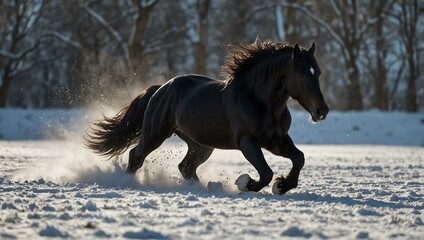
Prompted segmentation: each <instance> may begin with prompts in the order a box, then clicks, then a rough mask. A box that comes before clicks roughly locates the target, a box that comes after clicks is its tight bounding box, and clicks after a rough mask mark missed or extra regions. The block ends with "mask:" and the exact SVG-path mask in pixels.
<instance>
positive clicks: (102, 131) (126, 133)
mask: <svg viewBox="0 0 424 240" xmlns="http://www.w3.org/2000/svg"><path fill="white" fill-rule="evenodd" d="M160 87H161V86H160V85H154V86H151V87H149V88H147V89H146V90H145V91H144V92H143V93H142V94H140V95H139V96H138V97H137V98H135V99H134V100H133V101H132V102H131V103H130V104H129V105H128V106H126V107H124V108H123V109H122V110H121V111H119V113H118V114H116V115H115V116H114V117H112V118H108V117H106V116H103V118H104V119H103V120H101V121H98V122H96V123H94V124H93V125H94V126H91V127H90V129H89V130H88V132H87V138H85V145H86V146H87V147H88V148H90V149H92V150H94V152H96V153H98V154H101V155H103V156H108V157H110V158H111V157H114V156H117V155H120V154H122V153H124V152H125V151H126V150H127V149H128V148H129V147H130V146H131V145H133V144H135V143H137V141H138V140H139V138H140V136H141V129H142V127H143V119H144V113H145V112H146V108H147V104H148V103H149V101H150V98H151V97H152V96H153V94H154V93H155V92H156V91H157V90H158V89H159V88H160Z"/></svg>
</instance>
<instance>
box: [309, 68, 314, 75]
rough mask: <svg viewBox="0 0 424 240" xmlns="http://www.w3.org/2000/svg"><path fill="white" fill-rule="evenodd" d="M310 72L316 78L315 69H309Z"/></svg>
mask: <svg viewBox="0 0 424 240" xmlns="http://www.w3.org/2000/svg"><path fill="white" fill-rule="evenodd" d="M309 71H310V72H311V73H312V76H315V69H314V68H313V67H311V68H309Z"/></svg>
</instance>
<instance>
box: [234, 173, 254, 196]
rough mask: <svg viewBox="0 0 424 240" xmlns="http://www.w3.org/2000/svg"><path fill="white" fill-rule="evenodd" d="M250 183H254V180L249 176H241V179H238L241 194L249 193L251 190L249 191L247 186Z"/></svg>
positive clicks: (237, 183)
mask: <svg viewBox="0 0 424 240" xmlns="http://www.w3.org/2000/svg"><path fill="white" fill-rule="evenodd" d="M250 181H252V178H251V177H250V176H249V174H242V175H240V177H238V178H237V180H236V185H237V188H238V189H239V190H240V191H241V192H248V191H249V189H247V184H249V182H250Z"/></svg>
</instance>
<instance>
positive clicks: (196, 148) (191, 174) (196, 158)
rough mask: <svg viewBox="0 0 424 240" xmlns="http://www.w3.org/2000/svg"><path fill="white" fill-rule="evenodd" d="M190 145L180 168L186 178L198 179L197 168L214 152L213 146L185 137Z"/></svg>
mask: <svg viewBox="0 0 424 240" xmlns="http://www.w3.org/2000/svg"><path fill="white" fill-rule="evenodd" d="M184 141H185V142H186V143H187V145H188V151H187V154H186V156H185V157H184V159H183V161H182V162H181V163H180V164H179V165H178V168H179V170H180V172H181V174H182V175H183V177H184V179H186V180H195V181H198V180H199V177H198V176H197V173H196V169H197V167H199V166H200V165H201V164H202V163H204V162H205V161H206V160H208V158H209V156H210V155H211V154H212V152H213V148H208V147H204V146H201V145H199V144H197V143H195V142H193V141H191V140H189V139H184Z"/></svg>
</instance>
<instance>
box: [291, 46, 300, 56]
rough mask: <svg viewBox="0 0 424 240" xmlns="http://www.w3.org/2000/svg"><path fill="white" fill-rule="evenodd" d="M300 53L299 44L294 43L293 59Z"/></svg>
mask: <svg viewBox="0 0 424 240" xmlns="http://www.w3.org/2000/svg"><path fill="white" fill-rule="evenodd" d="M299 55H300V48H299V45H298V44H297V43H296V45H294V48H293V54H292V58H293V60H296V59H297V58H298V57H299Z"/></svg>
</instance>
